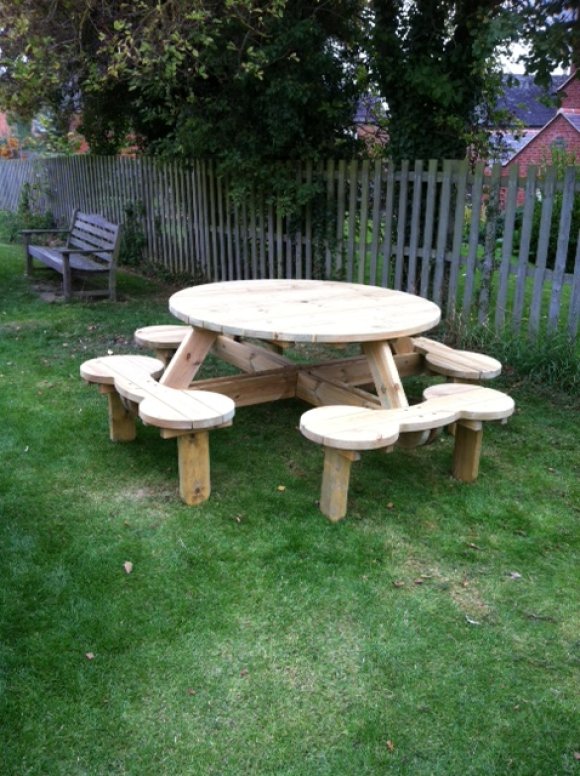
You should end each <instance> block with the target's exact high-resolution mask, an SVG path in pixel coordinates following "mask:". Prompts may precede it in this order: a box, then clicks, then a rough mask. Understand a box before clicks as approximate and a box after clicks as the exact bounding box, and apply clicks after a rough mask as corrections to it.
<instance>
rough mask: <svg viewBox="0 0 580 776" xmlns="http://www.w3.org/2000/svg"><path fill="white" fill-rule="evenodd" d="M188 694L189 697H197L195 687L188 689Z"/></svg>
mask: <svg viewBox="0 0 580 776" xmlns="http://www.w3.org/2000/svg"><path fill="white" fill-rule="evenodd" d="M187 694H188V695H195V690H194V689H193V687H188V688H187Z"/></svg>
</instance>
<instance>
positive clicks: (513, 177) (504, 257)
mask: <svg viewBox="0 0 580 776" xmlns="http://www.w3.org/2000/svg"><path fill="white" fill-rule="evenodd" d="M519 172H520V171H519V167H518V165H517V164H514V165H513V166H512V167H510V172H509V179H508V186H507V194H506V200H505V208H504V228H503V242H502V250H501V264H500V268H499V287H498V290H497V297H496V305H495V327H496V329H498V330H499V329H501V328H503V325H504V321H505V316H506V303H507V295H508V283H509V279H510V266H511V260H512V253H513V244H514V230H515V218H516V209H517V202H518V177H519Z"/></svg>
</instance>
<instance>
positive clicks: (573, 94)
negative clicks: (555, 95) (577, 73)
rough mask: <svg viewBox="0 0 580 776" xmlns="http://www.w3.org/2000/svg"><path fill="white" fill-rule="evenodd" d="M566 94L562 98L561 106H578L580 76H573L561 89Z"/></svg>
mask: <svg viewBox="0 0 580 776" xmlns="http://www.w3.org/2000/svg"><path fill="white" fill-rule="evenodd" d="M562 94H565V95H566V96H565V97H563V99H562V106H561V107H562V108H564V110H566V109H567V108H580V78H573V79H572V80H571V81H570V83H567V84H566V86H564V88H563V89H562Z"/></svg>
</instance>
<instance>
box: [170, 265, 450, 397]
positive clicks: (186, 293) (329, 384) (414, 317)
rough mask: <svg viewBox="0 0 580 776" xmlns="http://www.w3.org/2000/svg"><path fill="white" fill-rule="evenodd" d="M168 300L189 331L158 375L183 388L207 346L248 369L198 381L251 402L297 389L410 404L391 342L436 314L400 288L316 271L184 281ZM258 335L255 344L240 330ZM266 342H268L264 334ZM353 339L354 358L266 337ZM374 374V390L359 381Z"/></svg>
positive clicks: (428, 324) (424, 326)
mask: <svg viewBox="0 0 580 776" xmlns="http://www.w3.org/2000/svg"><path fill="white" fill-rule="evenodd" d="M169 309H170V311H171V312H172V314H173V315H175V316H176V317H177V318H179V319H180V320H181V321H184V322H185V323H187V324H189V325H190V326H191V327H192V329H191V332H190V333H189V334H188V335H187V336H186V337H185V338H184V340H183V342H182V343H181V345H180V347H179V348H178V350H177V352H176V353H175V355H174V356H173V358H172V359H171V361H170V362H169V364H168V366H167V369H166V371H165V373H164V375H163V377H162V378H161V382H162V383H163V384H165V385H167V386H169V387H172V388H187V387H188V386H189V385H190V384H191V383H192V381H193V380H194V378H195V377H196V375H197V373H198V370H199V368H200V366H201V365H202V364H203V361H204V359H205V358H206V356H207V355H208V353H209V352H210V350H213V352H214V353H215V354H216V355H218V356H220V357H221V358H223V359H224V360H225V361H228V362H229V363H231V364H234V365H235V366H237V367H239V368H240V369H241V370H242V372H245V373H247V374H242V375H237V376H233V377H226V378H217V379H212V380H203V381H197V382H196V386H197V385H198V384H199V387H203V388H204V389H205V390H216V391H218V392H223V393H226V394H227V395H229V396H230V397H232V398H233V399H234V400H235V401H236V404H238V405H244V404H256V403H261V402H267V401H272V400H273V399H276V398H284V397H286V396H299V397H300V398H303V399H305V400H306V401H308V402H310V403H311V404H314V405H324V404H331V403H341V404H356V405H362V406H369V407H373V406H374V407H381V406H382V407H393V408H402V407H407V406H408V402H407V398H406V396H405V392H404V390H403V387H402V384H401V379H400V374H399V370H398V368H397V361H396V359H395V356H394V353H393V351H394V350H395V351H396V347H393V345H395V344H396V343H397V342H398V341H399V342H400V341H401V340H403V339H404V338H408V337H410V336H411V335H414V334H418V333H420V332H424V331H427V330H429V329H431V328H432V327H434V326H435V325H436V324H437V323H438V322H439V320H440V316H441V311H440V309H439V307H438V306H437V305H436V304H434V303H433V302H430V301H428V300H426V299H423V298H421V297H418V296H414V295H413V294H408V293H404V292H402V291H393V290H391V289H387V288H379V287H376V286H366V285H362V284H356V283H343V282H334V281H323V280H239V281H229V282H224V283H210V284H207V285H201V286H194V287H192V288H186V289H183V290H182V291H179V292H177V293H176V294H174V295H173V296H172V297H171V299H170V301H169ZM244 338H245V339H248V338H249V339H251V340H259V341H264V345H263V346H262V345H256V344H254V343H251V342H247V341H240V340H241V339H244ZM266 343H267V344H266ZM272 343H274V344H279V345H285V344H287V343H316V344H326V345H345V344H352V343H359V344H360V346H361V351H362V354H361V356H360V357H359V358H354V359H332V360H330V361H325V362H323V363H321V364H318V365H312V364H305V365H297V364H296V363H294V362H293V361H291V360H290V359H288V358H286V357H285V356H284V355H282V354H280V353H279V352H273V351H272V349H271V344H272ZM369 377H370V378H371V379H372V381H373V382H374V386H375V389H376V395H374V394H373V393H371V392H367V391H365V390H363V389H362V388H360V387H359V385H361V384H362V383H364V381H365V380H366V381H367V382H368V381H369Z"/></svg>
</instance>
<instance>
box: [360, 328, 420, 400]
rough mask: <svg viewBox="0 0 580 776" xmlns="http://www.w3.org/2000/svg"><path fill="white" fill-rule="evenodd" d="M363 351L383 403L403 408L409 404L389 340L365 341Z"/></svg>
mask: <svg viewBox="0 0 580 776" xmlns="http://www.w3.org/2000/svg"><path fill="white" fill-rule="evenodd" d="M362 347H363V352H364V354H365V356H366V357H367V361H368V362H369V367H370V370H371V374H372V376H373V380H374V381H375V387H376V389H377V394H378V397H379V400H380V402H381V405H382V406H383V407H385V408H387V409H388V408H393V409H402V408H405V407H408V406H409V402H408V401H407V397H406V396H405V391H404V390H403V386H402V384H401V378H400V377H399V372H398V370H397V365H396V363H395V358H394V356H393V353H392V351H391V348H390V346H389V343H388V342H364V343H363V346H362Z"/></svg>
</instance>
